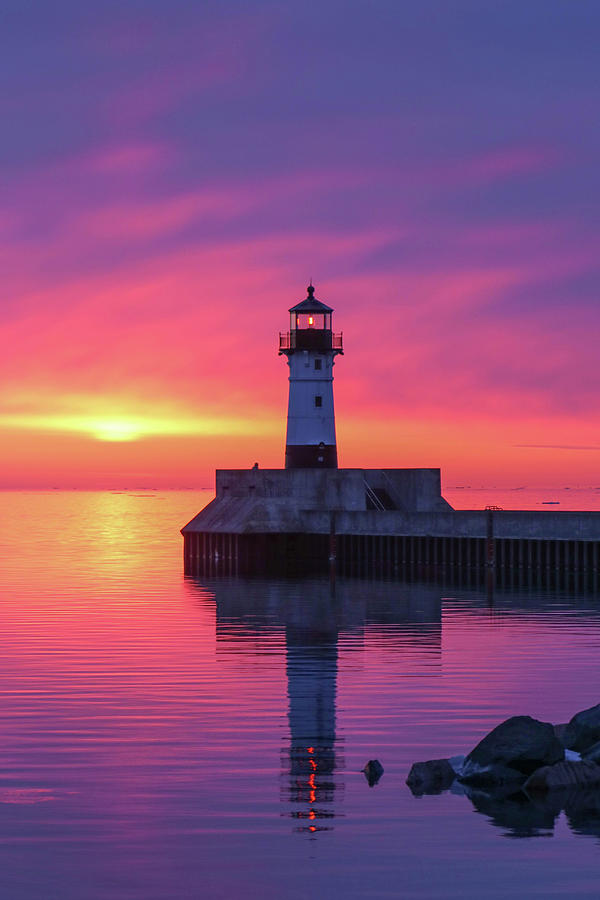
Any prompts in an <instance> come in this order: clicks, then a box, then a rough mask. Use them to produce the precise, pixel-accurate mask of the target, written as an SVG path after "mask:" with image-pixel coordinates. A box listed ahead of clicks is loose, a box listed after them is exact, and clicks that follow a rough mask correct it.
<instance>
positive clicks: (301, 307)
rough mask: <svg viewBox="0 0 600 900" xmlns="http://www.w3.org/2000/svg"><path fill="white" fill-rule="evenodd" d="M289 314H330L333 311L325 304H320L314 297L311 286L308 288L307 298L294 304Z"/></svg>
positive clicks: (313, 290)
mask: <svg viewBox="0 0 600 900" xmlns="http://www.w3.org/2000/svg"><path fill="white" fill-rule="evenodd" d="M290 312H291V313H331V312H333V309H332V308H331V306H327V305H326V304H325V303H321V301H320V300H317V298H316V297H315V289H314V287H313V286H312V284H309V286H308V297H307V298H306V300H302V301H301V302H300V303H296V305H295V306H292V307H291V309H290Z"/></svg>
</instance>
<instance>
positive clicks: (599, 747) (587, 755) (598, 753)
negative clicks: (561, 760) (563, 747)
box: [567, 741, 600, 763]
mask: <svg viewBox="0 0 600 900" xmlns="http://www.w3.org/2000/svg"><path fill="white" fill-rule="evenodd" d="M568 752H569V751H568V750H567V753H568ZM581 756H582V758H583V759H589V760H590V761H591V762H596V763H600V741H598V743H597V744H592V746H591V747H588V748H587V750H584V751H583V753H582V754H581Z"/></svg>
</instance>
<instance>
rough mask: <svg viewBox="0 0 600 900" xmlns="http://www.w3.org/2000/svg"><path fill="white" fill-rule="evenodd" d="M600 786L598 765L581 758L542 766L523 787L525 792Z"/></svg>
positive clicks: (599, 767) (599, 768)
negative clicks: (578, 760)
mask: <svg viewBox="0 0 600 900" xmlns="http://www.w3.org/2000/svg"><path fill="white" fill-rule="evenodd" d="M595 785H598V786H600V766H599V765H597V764H596V763H595V762H589V761H587V760H582V761H581V762H568V761H567V760H564V761H563V762H559V763H556V764H555V765H553V766H543V767H542V768H541V769H538V770H537V771H536V772H534V773H533V775H530V776H529V778H528V779H527V781H526V782H525V784H524V785H523V789H524V790H525V791H527V793H534V792H538V791H539V792H544V791H556V790H565V789H569V788H589V787H594V786H595Z"/></svg>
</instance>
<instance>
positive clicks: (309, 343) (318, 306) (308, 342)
mask: <svg viewBox="0 0 600 900" xmlns="http://www.w3.org/2000/svg"><path fill="white" fill-rule="evenodd" d="M289 312H290V330H289V332H288V333H287V334H280V335H279V352H280V353H290V352H294V351H295V350H318V351H325V350H335V351H337V352H338V353H343V350H342V335H341V334H337V335H334V334H333V331H332V326H331V316H332V313H333V310H332V308H331V307H330V306H327V305H326V304H325V303H321V301H320V300H317V298H316V297H315V289H314V287H313V285H312V284H310V285H309V286H308V296H307V297H306V299H305V300H302V301H301V302H300V303H297V304H296V305H295V306H292V308H291V309H290V311H289Z"/></svg>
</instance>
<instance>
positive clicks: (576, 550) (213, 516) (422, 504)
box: [182, 468, 600, 583]
mask: <svg viewBox="0 0 600 900" xmlns="http://www.w3.org/2000/svg"><path fill="white" fill-rule="evenodd" d="M440 484H441V479H440V470H439V469H323V470H320V469H256V468H255V469H250V470H219V471H217V474H216V497H215V499H214V500H213V501H212V502H211V503H209V504H208V505H207V506H206V507H205V508H204V509H203V510H202V511H201V512H200V513H198V515H197V516H195V517H194V518H193V519H192V520H191V522H189V523H188V524H187V525H186V526H185V527H184V528H183V529H182V534H183V536H184V562H185V570H186V572H188V573H191V574H193V573H198V574H205V575H219V574H290V575H299V574H308V573H312V572H323V573H324V574H325V573H327V572H328V571H330V570H331V568H332V564H333V566H334V567H335V569H336V570H337V571H338V572H341V573H344V574H348V575H361V576H370V575H385V576H394V575H400V574H403V573H404V574H406V573H407V572H410V571H411V569H412V570H414V569H415V568H422V567H434V568H449V569H455V570H456V569H458V570H463V571H467V570H478V571H482V570H485V569H490V568H493V569H495V570H498V571H504V572H512V573H521V574H522V575H523V576H524V577H525V576H527V578H529V577H530V576H533V577H539V576H543V578H544V579H550V578H551V577H552V578H554V579H555V578H558V577H563V576H564V575H565V573H567V574H568V573H585V574H590V575H592V574H593V575H596V574H597V573H598V571H599V566H600V512H559V511H555V510H552V511H525V510H523V511H512V510H454V509H452V507H451V506H450V505H449V504H448V503H447V502H446V501H445V500H444V499H443V497H442V496H441V488H440ZM557 583H558V582H557Z"/></svg>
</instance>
